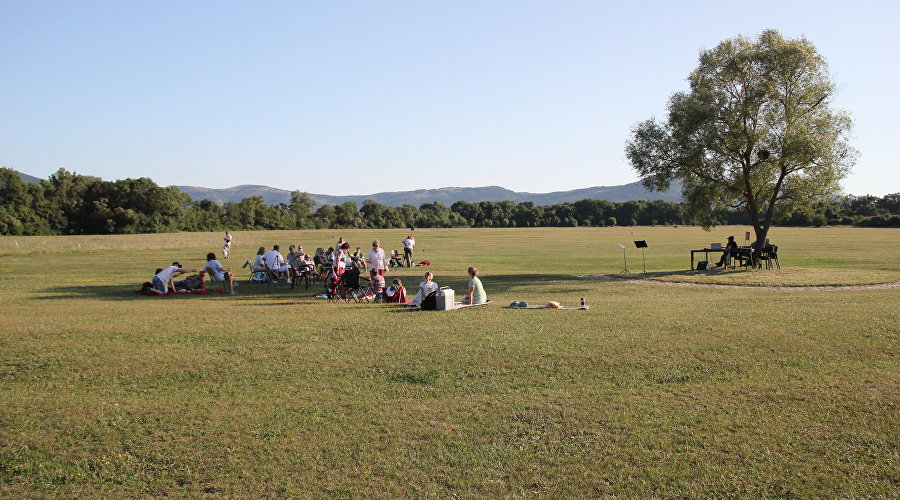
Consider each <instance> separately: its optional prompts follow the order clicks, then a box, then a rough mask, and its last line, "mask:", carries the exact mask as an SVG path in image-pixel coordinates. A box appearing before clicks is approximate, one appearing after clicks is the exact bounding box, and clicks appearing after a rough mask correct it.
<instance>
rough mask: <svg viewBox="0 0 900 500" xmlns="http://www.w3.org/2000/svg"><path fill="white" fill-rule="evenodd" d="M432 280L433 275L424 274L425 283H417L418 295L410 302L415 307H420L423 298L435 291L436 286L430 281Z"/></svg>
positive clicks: (429, 273) (429, 272)
mask: <svg viewBox="0 0 900 500" xmlns="http://www.w3.org/2000/svg"><path fill="white" fill-rule="evenodd" d="M433 279H434V275H433V274H431V271H428V272H427V273H425V281H423V282H421V283H419V293H417V294H416V296H415V297H414V298H413V300H412V304H414V305H416V306H421V305H422V301H423V300H425V297H427V296H428V294H430V293H431V292H434V291H437V289H438V284H437V283H435V282H434V281H432V280H433Z"/></svg>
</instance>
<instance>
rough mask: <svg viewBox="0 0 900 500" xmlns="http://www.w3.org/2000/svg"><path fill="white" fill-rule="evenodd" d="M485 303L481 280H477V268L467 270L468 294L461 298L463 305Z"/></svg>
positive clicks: (485, 297) (485, 296)
mask: <svg viewBox="0 0 900 500" xmlns="http://www.w3.org/2000/svg"><path fill="white" fill-rule="evenodd" d="M485 302H487V295H486V294H485V293H484V287H483V286H481V280H480V279H479V278H478V268H477V267H470V268H469V294H468V295H466V296H465V297H463V298H462V303H463V304H472V305H477V304H484V303H485Z"/></svg>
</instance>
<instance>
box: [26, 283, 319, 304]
mask: <svg viewBox="0 0 900 500" xmlns="http://www.w3.org/2000/svg"><path fill="white" fill-rule="evenodd" d="M254 288H256V289H254ZM139 289H140V286H133V285H69V286H54V287H48V288H44V289H42V290H40V291H39V292H38V293H39V295H38V296H37V297H35V300H61V299H90V300H98V299H99V300H108V301H127V300H188V299H198V298H209V297H228V298H229V299H231V300H241V299H248V298H252V299H258V298H260V297H271V298H283V297H285V296H287V295H288V294H287V293H284V294H277V293H275V291H272V292H270V293H266V289H265V287H264V285H263V286H262V287H261V288H258V287H254V286H252V285H250V286H244V287H241V286H239V287H236V288H235V290H236V291H237V292H238V295H235V296H229V295H228V294H227V293H224V292H214V293H202V294H201V293H185V294H178V295H166V296H149V295H144V294H142V293H138V290H139ZM310 290H312V288H310ZM285 292H291V295H292V296H293V298H298V296H299V295H298V293H303V290H300V291H299V292H296V291H293V292H292V291H291V290H285ZM306 295H308V296H311V293H309V294H306ZM299 297H303V298H307V297H306V296H299Z"/></svg>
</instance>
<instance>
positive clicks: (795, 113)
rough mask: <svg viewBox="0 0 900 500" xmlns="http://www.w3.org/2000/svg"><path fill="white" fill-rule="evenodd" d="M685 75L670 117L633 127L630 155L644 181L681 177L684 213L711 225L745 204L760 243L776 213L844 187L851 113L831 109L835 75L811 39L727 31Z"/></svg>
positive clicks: (850, 159)
mask: <svg viewBox="0 0 900 500" xmlns="http://www.w3.org/2000/svg"><path fill="white" fill-rule="evenodd" d="M688 82H689V84H690V88H689V90H687V91H684V92H677V93H675V94H674V95H672V97H671V98H670V100H669V103H668V120H667V121H666V122H665V123H660V122H658V121H656V120H655V119H650V120H647V121H645V122H642V123H639V124H637V125H636V126H635V127H634V128H633V130H632V138H631V140H630V141H629V142H628V144H627V146H626V155H627V157H628V159H629V161H630V162H631V165H632V167H633V168H634V169H635V170H636V171H637V172H638V173H639V174H640V175H641V177H642V178H643V183H644V185H645V186H646V187H647V188H649V189H655V190H664V189H668V188H669V186H670V184H671V183H672V182H674V181H678V182H680V183H681V185H682V194H683V196H684V200H685V202H686V204H685V207H686V210H687V212H688V215H689V216H690V217H691V218H693V219H694V220H696V221H698V222H700V223H702V224H703V225H704V226H706V227H709V226H711V225H713V224H714V223H715V221H716V219H717V217H721V215H722V214H723V213H725V212H726V211H728V210H729V209H736V208H737V209H741V210H744V211H745V212H746V213H747V215H748V216H749V218H750V222H751V224H752V225H753V227H754V230H755V232H756V242H757V244H762V243H763V242H764V241H765V238H766V235H767V234H768V231H769V228H771V226H772V224H773V223H774V222H775V221H776V220H778V218H779V217H784V216H786V215H788V214H790V213H792V212H805V213H809V212H810V211H811V210H812V209H813V207H814V206H815V205H816V203H818V202H820V201H821V200H823V199H824V198H826V197H828V196H830V195H834V194H836V193H837V192H838V191H839V189H840V186H839V181H840V180H841V179H842V178H844V177H845V176H846V175H847V173H848V172H849V169H850V167H851V166H852V165H853V163H854V161H855V159H856V151H855V150H854V149H853V148H852V147H851V146H850V145H849V134H850V128H851V123H850V118H849V116H848V115H847V113H845V112H843V111H840V110H836V109H833V108H832V100H833V97H834V94H835V84H834V83H833V82H832V80H831V78H830V76H829V74H828V68H827V64H826V62H825V60H824V59H823V58H822V56H821V55H819V53H818V52H817V51H816V48H815V47H814V46H813V45H812V44H811V43H810V42H809V41H808V40H806V39H804V38H800V39H796V40H792V39H785V38H783V37H782V36H781V34H780V33H778V32H777V31H775V30H767V31H764V32H762V33H761V34H760V35H759V37H758V38H757V39H756V40H751V39H749V38H746V37H743V36H739V37H736V38H732V39H729V40H725V41H723V42H721V43H720V44H719V45H717V46H716V47H715V48H713V49H711V50H707V51H703V52H702V53H701V54H700V63H699V66H698V67H697V68H696V69H695V70H694V71H693V72H692V73H691V75H690V76H689V77H688Z"/></svg>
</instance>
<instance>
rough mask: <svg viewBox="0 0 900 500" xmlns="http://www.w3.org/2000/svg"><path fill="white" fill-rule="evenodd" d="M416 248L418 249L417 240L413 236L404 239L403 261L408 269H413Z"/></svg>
mask: <svg viewBox="0 0 900 500" xmlns="http://www.w3.org/2000/svg"><path fill="white" fill-rule="evenodd" d="M414 248H416V240H415V239H414V238H413V237H412V235H409V236H407V237H406V238H403V261H404V262H406V267H412V253H413V249H414Z"/></svg>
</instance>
